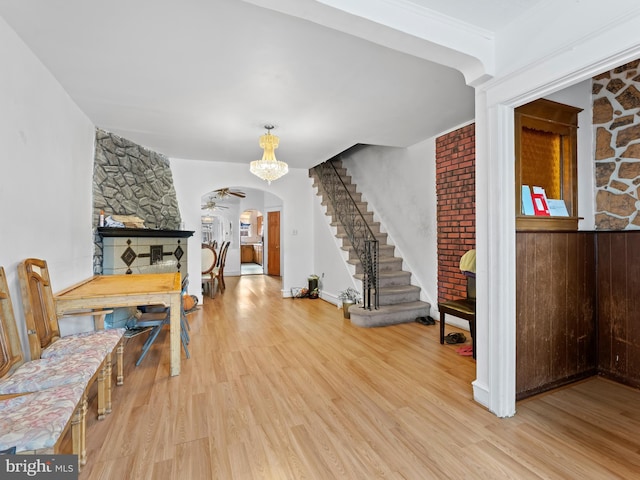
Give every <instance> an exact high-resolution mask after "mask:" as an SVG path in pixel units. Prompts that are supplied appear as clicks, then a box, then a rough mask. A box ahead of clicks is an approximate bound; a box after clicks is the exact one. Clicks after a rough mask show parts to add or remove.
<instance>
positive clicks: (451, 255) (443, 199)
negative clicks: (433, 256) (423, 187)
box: [436, 124, 476, 301]
mask: <svg viewBox="0 0 640 480" xmlns="http://www.w3.org/2000/svg"><path fill="white" fill-rule="evenodd" d="M475 142H476V133H475V124H471V125H467V126H466V127H462V128H460V129H458V130H455V131H453V132H450V133H447V134H446V135H442V136H441V137H438V138H437V139H436V194H437V199H438V204H437V212H438V213H437V215H438V219H437V220H438V299H439V301H443V300H452V299H454V298H459V297H464V296H465V295H466V284H467V281H466V279H465V277H464V275H462V273H461V272H460V268H459V264H460V257H461V256H462V255H463V254H464V253H465V252H466V251H467V250H470V249H472V248H475V247H476V198H475V195H476V184H475V163H476V147H475V144H476V143H475Z"/></svg>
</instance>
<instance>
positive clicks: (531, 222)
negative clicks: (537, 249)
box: [514, 98, 582, 231]
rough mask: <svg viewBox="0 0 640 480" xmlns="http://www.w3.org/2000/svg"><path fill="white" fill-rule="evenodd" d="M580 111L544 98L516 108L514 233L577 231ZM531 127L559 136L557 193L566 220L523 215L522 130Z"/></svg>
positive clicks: (524, 183) (524, 182)
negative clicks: (559, 174)
mask: <svg viewBox="0 0 640 480" xmlns="http://www.w3.org/2000/svg"><path fill="white" fill-rule="evenodd" d="M581 111H582V109H581V108H577V107H573V106H570V105H565V104H562V103H558V102H554V101H552V100H547V99H544V98H541V99H538V100H535V101H533V102H531V103H527V104H526V105H522V106H521V107H518V108H516V109H515V119H514V120H515V121H514V123H515V176H516V202H515V205H516V211H515V214H516V230H518V231H532V230H577V229H578V220H579V219H580V217H578V154H577V143H578V114H579V113H580V112H581ZM523 128H530V129H533V130H540V131H545V132H550V133H554V134H558V135H560V136H561V145H562V152H561V157H562V160H561V161H562V166H561V181H560V190H561V198H562V199H563V200H564V202H565V205H566V207H567V212H568V213H569V216H568V217H554V216H551V217H546V216H533V215H524V214H523V213H522V185H528V183H526V181H523V178H522V164H521V162H522V154H521V152H522V130H523Z"/></svg>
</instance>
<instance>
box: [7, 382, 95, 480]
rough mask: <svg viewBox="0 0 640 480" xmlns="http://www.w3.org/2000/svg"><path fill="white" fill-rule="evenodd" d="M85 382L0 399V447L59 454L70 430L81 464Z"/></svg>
mask: <svg viewBox="0 0 640 480" xmlns="http://www.w3.org/2000/svg"><path fill="white" fill-rule="evenodd" d="M85 391H86V389H85V385H83V384H80V383H75V384H69V385H64V386H61V387H55V388H51V389H47V390H42V391H40V392H35V393H28V394H26V395H21V396H17V397H12V398H8V399H0V450H7V449H10V448H15V452H16V453H18V454H20V453H31V454H50V453H53V454H56V453H61V452H60V445H61V443H62V441H63V439H64V437H65V435H66V433H67V432H68V431H69V429H71V443H72V448H73V453H74V454H76V455H78V468H81V467H82V453H83V451H85V450H86V447H85V439H84V431H85V428H84V422H85V417H84V411H85V409H86V402H87V400H86V394H85Z"/></svg>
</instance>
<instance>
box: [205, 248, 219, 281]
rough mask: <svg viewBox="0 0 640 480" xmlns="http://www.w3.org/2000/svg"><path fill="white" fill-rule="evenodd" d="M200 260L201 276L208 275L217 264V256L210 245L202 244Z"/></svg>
mask: <svg viewBox="0 0 640 480" xmlns="http://www.w3.org/2000/svg"><path fill="white" fill-rule="evenodd" d="M201 258H202V275H210V274H211V270H213V269H214V268H215V266H216V265H217V263H218V254H217V253H216V251H215V249H214V248H213V247H212V246H211V245H207V244H206V243H203V244H202V250H201Z"/></svg>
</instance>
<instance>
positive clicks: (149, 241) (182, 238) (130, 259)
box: [98, 227, 195, 276]
mask: <svg viewBox="0 0 640 480" xmlns="http://www.w3.org/2000/svg"><path fill="white" fill-rule="evenodd" d="M194 233H195V232H193V231H191V230H155V229H150V228H113V227H99V228H98V234H100V236H102V238H103V247H102V273H103V274H105V275H113V274H132V273H166V272H176V271H178V272H180V273H181V274H182V275H183V276H184V275H186V274H187V243H188V242H187V241H186V239H187V238H189V237H191V236H193V234H194Z"/></svg>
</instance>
